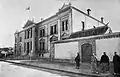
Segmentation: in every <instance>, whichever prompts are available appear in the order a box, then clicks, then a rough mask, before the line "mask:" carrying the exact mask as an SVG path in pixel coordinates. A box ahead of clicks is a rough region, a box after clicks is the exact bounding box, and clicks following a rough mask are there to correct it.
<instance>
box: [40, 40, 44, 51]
mask: <svg viewBox="0 0 120 77" xmlns="http://www.w3.org/2000/svg"><path fill="white" fill-rule="evenodd" d="M40 50H45V42H43V41H40Z"/></svg>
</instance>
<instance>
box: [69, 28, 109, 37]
mask: <svg viewBox="0 0 120 77" xmlns="http://www.w3.org/2000/svg"><path fill="white" fill-rule="evenodd" d="M107 29H108V26H101V27H96V28H92V29H87V30H84V31H78V32H75V33H72V34H71V35H70V37H69V38H77V37H86V36H93V35H101V34H105V32H106V31H107Z"/></svg>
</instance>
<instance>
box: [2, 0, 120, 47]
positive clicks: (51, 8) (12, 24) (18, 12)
mask: <svg viewBox="0 0 120 77" xmlns="http://www.w3.org/2000/svg"><path fill="white" fill-rule="evenodd" d="M64 2H67V0H0V47H8V46H14V33H15V31H16V30H21V29H22V27H23V26H24V24H25V22H26V21H27V20H28V19H32V18H34V21H35V22H39V21H40V19H41V18H43V19H44V18H46V17H49V16H51V15H53V14H55V13H56V12H57V11H58V9H59V8H61V7H62V5H63V3H64ZM71 3H72V5H73V6H75V7H76V8H79V9H80V10H82V11H84V12H86V9H88V8H90V9H91V10H92V11H91V15H92V16H94V17H96V18H98V19H100V17H101V16H102V17H104V21H105V23H107V22H110V23H109V26H110V27H111V29H112V31H113V32H120V0H71ZM29 6H30V10H29V11H27V10H25V9H26V8H27V7H29Z"/></svg>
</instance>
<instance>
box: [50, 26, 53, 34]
mask: <svg viewBox="0 0 120 77" xmlns="http://www.w3.org/2000/svg"><path fill="white" fill-rule="evenodd" d="M50 34H51V35H52V34H53V26H51V27H50Z"/></svg>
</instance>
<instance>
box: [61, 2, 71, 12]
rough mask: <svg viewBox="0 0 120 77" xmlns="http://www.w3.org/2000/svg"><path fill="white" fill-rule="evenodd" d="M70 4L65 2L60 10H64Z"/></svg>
mask: <svg viewBox="0 0 120 77" xmlns="http://www.w3.org/2000/svg"><path fill="white" fill-rule="evenodd" d="M70 6H71V3H64V4H63V6H62V7H61V8H60V10H64V9H66V8H68V7H70Z"/></svg>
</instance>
